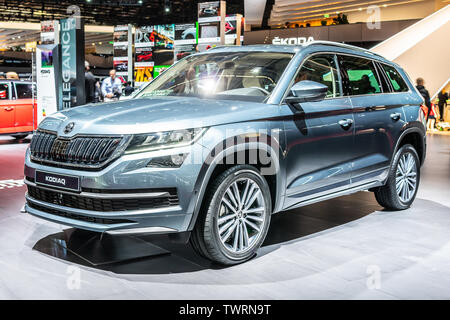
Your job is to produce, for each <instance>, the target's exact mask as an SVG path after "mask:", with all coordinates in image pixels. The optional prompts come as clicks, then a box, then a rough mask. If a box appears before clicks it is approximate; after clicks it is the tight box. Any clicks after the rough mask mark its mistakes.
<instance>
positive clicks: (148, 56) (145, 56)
mask: <svg viewBox="0 0 450 320" xmlns="http://www.w3.org/2000/svg"><path fill="white" fill-rule="evenodd" d="M152 56H153V53H152V52H150V53H147V54H140V55H138V57H137V61H138V62H142V61H149V60H151V59H152Z"/></svg>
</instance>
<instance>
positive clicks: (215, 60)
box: [136, 52, 293, 101]
mask: <svg viewBox="0 0 450 320" xmlns="http://www.w3.org/2000/svg"><path fill="white" fill-rule="evenodd" d="M292 56H293V55H292V54H290V53H274V52H219V53H208V54H199V55H193V56H189V57H187V58H185V59H183V60H181V61H180V62H178V63H176V64H175V65H174V66H173V67H171V68H169V69H168V70H167V71H165V72H164V73H162V74H161V75H159V76H158V77H157V78H155V79H154V80H153V81H152V82H151V83H150V84H149V85H147V86H146V87H145V88H144V89H143V90H141V91H140V92H139V94H137V95H136V97H137V98H145V97H149V96H168V95H171V96H173V95H175V96H201V97H217V98H219V99H227V98H228V99H235V100H250V101H264V100H265V99H266V98H267V97H268V96H269V95H270V94H271V92H272V91H273V89H274V88H275V86H276V84H277V82H278V80H279V79H280V77H281V75H282V73H283V72H284V69H285V68H286V66H287V65H288V63H289V61H290V60H291V58H292Z"/></svg>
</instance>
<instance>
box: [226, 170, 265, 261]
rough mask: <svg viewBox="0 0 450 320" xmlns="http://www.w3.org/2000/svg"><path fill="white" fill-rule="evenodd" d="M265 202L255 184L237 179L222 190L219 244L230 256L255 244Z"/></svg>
mask: <svg viewBox="0 0 450 320" xmlns="http://www.w3.org/2000/svg"><path fill="white" fill-rule="evenodd" d="M265 211H266V207H265V202H264V197H263V194H262V192H261V190H260V188H259V187H258V184H257V183H256V182H255V181H254V180H252V179H250V178H241V179H237V180H235V181H234V182H232V183H231V185H230V186H229V187H228V188H227V190H226V191H225V193H224V195H223V197H222V200H221V202H220V206H219V217H218V220H217V229H218V234H219V237H220V241H221V242H222V244H223V245H224V246H225V248H226V249H227V250H228V251H230V252H232V253H243V252H246V251H248V250H250V249H251V248H252V247H253V246H254V244H255V243H257V242H258V239H259V237H260V236H261V234H262V230H263V227H264V223H265Z"/></svg>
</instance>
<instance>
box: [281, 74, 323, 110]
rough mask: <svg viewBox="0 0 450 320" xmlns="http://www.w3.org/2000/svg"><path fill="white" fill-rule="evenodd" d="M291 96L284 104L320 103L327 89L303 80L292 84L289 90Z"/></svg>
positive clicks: (316, 83) (317, 83) (313, 82)
mask: <svg viewBox="0 0 450 320" xmlns="http://www.w3.org/2000/svg"><path fill="white" fill-rule="evenodd" d="M291 92H292V96H289V97H287V98H286V103H288V104H295V103H300V102H314V101H322V100H323V99H324V98H325V97H326V95H327V92H328V87H327V86H326V85H324V84H322V83H319V82H315V81H310V80H303V81H300V82H297V83H296V84H294V85H293V86H292V88H291Z"/></svg>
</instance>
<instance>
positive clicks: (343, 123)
mask: <svg viewBox="0 0 450 320" xmlns="http://www.w3.org/2000/svg"><path fill="white" fill-rule="evenodd" d="M338 123H339V125H340V126H341V127H342V128H344V129H348V128H350V126H351V125H352V124H353V120H352V119H342V120H339V122H338Z"/></svg>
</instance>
